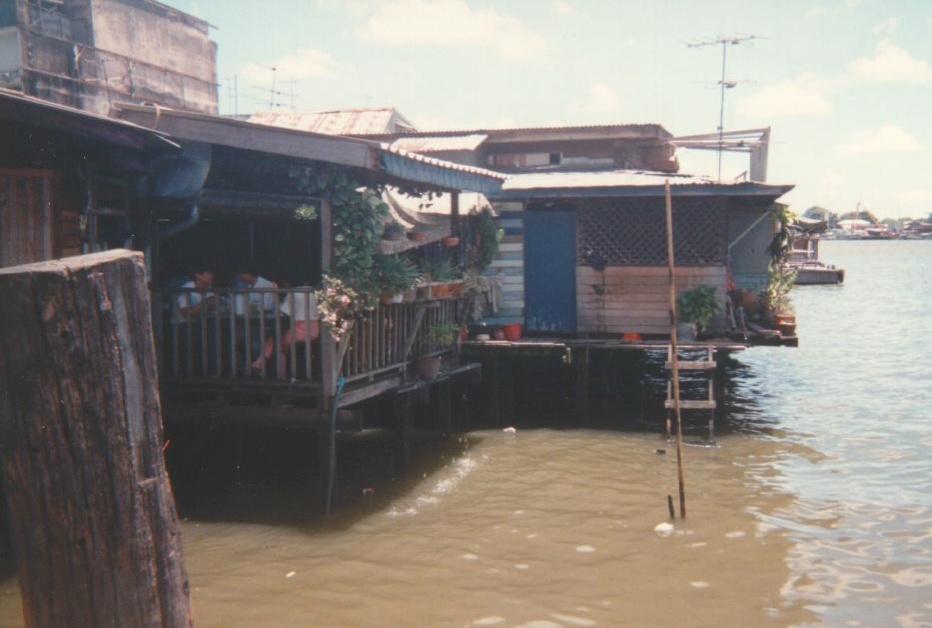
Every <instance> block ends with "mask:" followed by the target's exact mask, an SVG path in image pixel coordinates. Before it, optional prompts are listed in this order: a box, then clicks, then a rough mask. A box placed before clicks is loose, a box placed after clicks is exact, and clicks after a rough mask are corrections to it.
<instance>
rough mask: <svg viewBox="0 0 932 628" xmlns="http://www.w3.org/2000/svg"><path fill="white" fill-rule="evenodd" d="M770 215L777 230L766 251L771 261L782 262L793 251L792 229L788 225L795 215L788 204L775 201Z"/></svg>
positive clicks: (791, 222) (794, 218)
mask: <svg viewBox="0 0 932 628" xmlns="http://www.w3.org/2000/svg"><path fill="white" fill-rule="evenodd" d="M770 216H771V218H772V220H773V222H774V223H775V224H776V227H777V232H776V233H775V234H774V236H773V240H771V241H770V245H769V246H768V247H767V253H768V255H770V260H771V262H772V263H777V264H783V263H784V262H785V261H786V260H787V258H788V257H789V256H790V253H791V252H792V251H793V231H792V230H791V229H790V225H792V224H793V221H794V220H796V215H795V214H794V213H793V212H791V211H790V208H789V207H788V206H786V205H781V204H780V203H775V204H774V206H773V208H772V209H771V210H770Z"/></svg>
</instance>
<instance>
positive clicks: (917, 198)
mask: <svg viewBox="0 0 932 628" xmlns="http://www.w3.org/2000/svg"><path fill="white" fill-rule="evenodd" d="M896 198H897V200H900V201H903V202H904V203H932V190H920V189H913V190H901V191H899V192H897V194H896Z"/></svg>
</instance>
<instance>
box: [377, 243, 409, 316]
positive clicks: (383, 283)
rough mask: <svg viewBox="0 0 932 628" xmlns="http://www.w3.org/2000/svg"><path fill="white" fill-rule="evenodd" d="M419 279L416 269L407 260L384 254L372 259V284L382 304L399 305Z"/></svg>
mask: <svg viewBox="0 0 932 628" xmlns="http://www.w3.org/2000/svg"><path fill="white" fill-rule="evenodd" d="M419 278H420V273H419V272H418V269H417V267H416V266H415V265H414V264H413V263H412V262H411V261H410V260H408V259H407V258H404V257H401V256H398V255H384V254H377V255H375V256H374V257H373V263H372V282H373V284H374V285H375V287H376V289H377V290H378V291H379V295H380V298H381V300H382V303H383V304H388V303H401V301H402V300H403V299H404V294H405V293H406V292H407V291H408V290H410V289H411V288H413V287H414V286H415V285H416V284H417V282H418V280H419Z"/></svg>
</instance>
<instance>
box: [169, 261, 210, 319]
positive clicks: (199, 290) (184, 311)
mask: <svg viewBox="0 0 932 628" xmlns="http://www.w3.org/2000/svg"><path fill="white" fill-rule="evenodd" d="M213 285H214V271H213V269H211V268H210V267H209V266H198V267H197V268H195V269H194V279H191V280H188V281H186V282H185V283H183V284H181V286H179V287H180V288H185V289H186V290H185V291H184V292H179V293H178V295H177V297H176V298H175V313H174V316H173V317H172V322H175V323H186V322H189V321H193V320H195V318H197V317H198V316H200V315H201V313H202V312H204V311H205V310H210V308H212V307H213V306H214V303H215V302H216V295H215V294H214V293H213V292H211V291H210V289H211V288H212V287H213ZM191 289H196V290H193V291H192V290H191Z"/></svg>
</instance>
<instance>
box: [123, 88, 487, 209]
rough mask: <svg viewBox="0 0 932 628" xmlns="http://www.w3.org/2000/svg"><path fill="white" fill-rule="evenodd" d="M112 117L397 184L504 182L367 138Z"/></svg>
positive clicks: (135, 108) (178, 117) (201, 117)
mask: <svg viewBox="0 0 932 628" xmlns="http://www.w3.org/2000/svg"><path fill="white" fill-rule="evenodd" d="M113 113H114V115H118V116H120V117H121V118H123V119H126V120H131V121H133V122H136V123H137V124H140V125H143V126H148V127H149V128H152V129H155V128H158V129H160V130H161V131H163V132H165V133H168V134H169V135H170V136H171V137H177V138H179V139H182V140H190V141H197V142H204V143H209V144H216V145H219V146H229V147H231V148H240V149H245V150H251V151H259V152H266V153H269V154H273V155H282V156H286V157H296V158H300V159H312V160H318V161H324V162H328V163H335V164H341V165H345V166H353V167H357V168H364V169H366V170H369V171H373V172H380V173H383V175H388V176H389V177H392V178H394V179H396V180H404V181H406V182H408V183H415V184H418V183H421V184H425V185H428V186H432V187H435V188H444V189H455V190H461V189H463V190H472V191H476V192H483V193H486V194H487V193H490V192H497V191H498V190H499V189H500V188H501V182H502V181H503V180H504V179H505V178H506V175H504V174H501V173H499V172H493V171H491V170H484V169H482V168H475V167H472V166H464V165H461V164H456V163H452V162H449V161H443V160H440V159H436V158H433V157H425V156H424V155H418V154H416V153H409V152H407V151H404V150H400V149H393V148H391V147H390V146H389V145H388V144H384V143H382V144H379V143H376V142H372V141H369V140H362V139H356V138H350V137H340V136H334V135H329V134H323V133H314V132H308V131H303V130H297V129H289V128H283V127H276V126H271V125H261V124H256V123H254V122H246V121H243V120H235V119H232V118H225V117H222V116H213V115H210V114H204V113H195V112H191V111H180V110H175V109H166V108H164V107H157V106H151V105H131V104H126V103H120V104H116V105H114V108H113Z"/></svg>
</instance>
